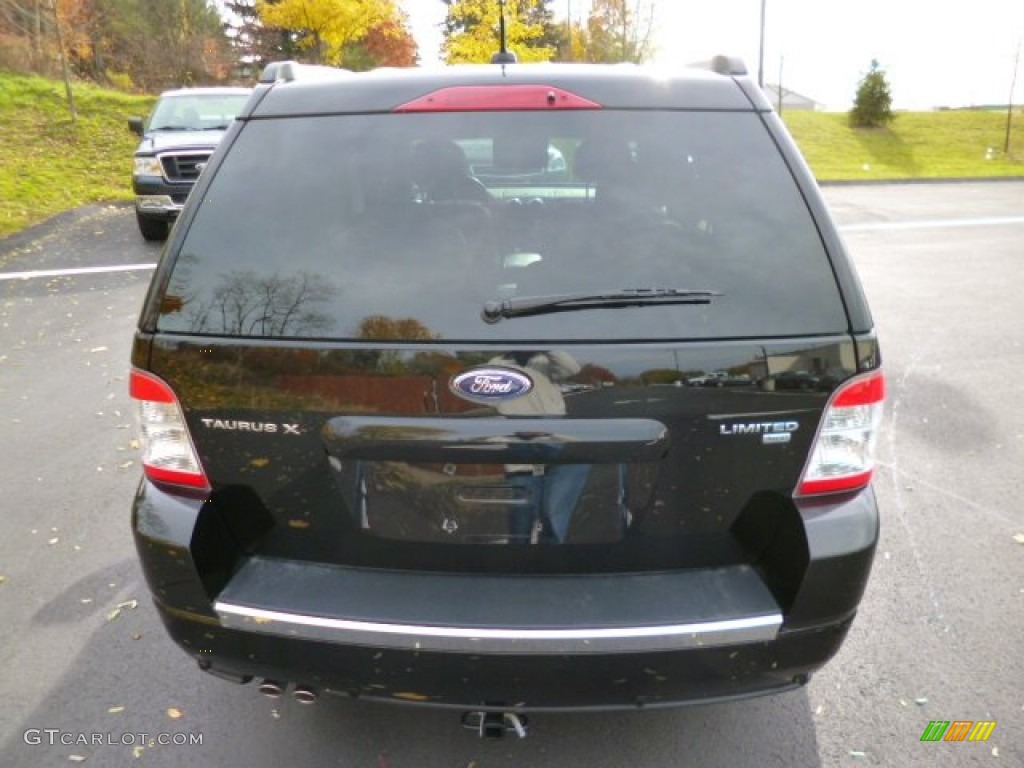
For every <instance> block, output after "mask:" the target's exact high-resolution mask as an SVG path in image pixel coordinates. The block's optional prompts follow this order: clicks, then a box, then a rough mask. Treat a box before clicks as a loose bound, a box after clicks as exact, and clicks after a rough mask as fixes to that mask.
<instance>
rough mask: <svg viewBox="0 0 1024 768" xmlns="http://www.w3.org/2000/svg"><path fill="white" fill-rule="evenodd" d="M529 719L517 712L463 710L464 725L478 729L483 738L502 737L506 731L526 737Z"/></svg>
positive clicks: (471, 729) (522, 737)
mask: <svg viewBox="0 0 1024 768" xmlns="http://www.w3.org/2000/svg"><path fill="white" fill-rule="evenodd" d="M528 725H529V721H528V720H527V719H526V716H525V715H520V714H517V713H515V712H463V713H462V727H463V728H466V729H468V730H470V731H476V734H477V736H479V737H480V738H481V739H500V738H502V737H504V735H505V734H506V733H514V734H516V735H517V736H519V738H520V739H525V738H526V729H527V727H528Z"/></svg>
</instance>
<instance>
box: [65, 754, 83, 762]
mask: <svg viewBox="0 0 1024 768" xmlns="http://www.w3.org/2000/svg"><path fill="white" fill-rule="evenodd" d="M68 760H69V761H70V762H72V763H84V762H85V755H68Z"/></svg>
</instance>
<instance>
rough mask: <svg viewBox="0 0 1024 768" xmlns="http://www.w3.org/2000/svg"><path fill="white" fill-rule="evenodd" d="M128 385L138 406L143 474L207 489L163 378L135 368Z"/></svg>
mask: <svg viewBox="0 0 1024 768" xmlns="http://www.w3.org/2000/svg"><path fill="white" fill-rule="evenodd" d="M128 388H129V393H130V394H131V396H132V399H133V400H135V402H136V406H137V408H138V417H139V442H140V443H141V448H142V467H143V469H144V470H145V473H146V477H148V478H149V479H150V480H152V481H154V482H159V483H170V484H172V485H182V486H186V487H188V488H193V489H199V490H204V491H205V490H209V488H210V484H209V482H208V481H207V479H206V474H205V473H204V472H203V468H202V466H201V465H200V463H199V457H198V456H197V455H196V450H195V448H194V447H193V446H192V438H191V437H190V436H189V434H188V427H187V426H186V424H185V417H184V415H183V414H182V411H181V405H180V404H179V403H178V398H177V397H176V396H175V394H174V391H173V390H172V389H171V388H170V386H168V384H167V383H166V382H165V381H163V380H162V379H159V378H157V377H156V376H154V375H152V374H150V373H144V372H142V371H139V370H135V369H132V371H131V375H130V378H129V385H128Z"/></svg>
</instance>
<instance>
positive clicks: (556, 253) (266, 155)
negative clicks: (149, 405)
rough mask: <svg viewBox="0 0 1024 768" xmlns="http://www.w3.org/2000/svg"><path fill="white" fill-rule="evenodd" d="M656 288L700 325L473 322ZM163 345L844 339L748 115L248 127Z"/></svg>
mask: <svg viewBox="0 0 1024 768" xmlns="http://www.w3.org/2000/svg"><path fill="white" fill-rule="evenodd" d="M637 288H639V289H648V288H674V289H692V290H710V291H715V292H718V293H720V294H721V295H720V296H717V297H716V298H714V299H713V300H712V301H711V303H709V304H706V305H671V306H664V305H662V306H641V307H617V308H608V307H605V308H589V309H583V310H577V311H571V312H559V313H556V314H542V315H536V316H528V317H514V318H505V319H502V320H500V321H498V322H490V323H489V322H486V321H485V319H484V318H483V316H482V309H483V307H484V305H485V304H486V303H487V302H495V301H498V302H500V301H503V300H505V299H523V298H529V297H537V296H546V295H552V294H576V293H588V292H606V291H617V290H622V289H637ZM161 306H162V312H161V315H160V319H159V328H160V330H162V331H166V332H173V333H188V334H214V335H230V336H249V337H296V338H322V339H328V338H330V339H366V338H373V339H378V340H394V341H405V342H410V341H411V342H416V341H429V340H440V339H444V340H450V341H477V342H478V341H484V342H486V341H551V340H580V341H583V340H597V341H603V340H626V339H632V340H639V339H652V340H658V339H707V338H756V337H768V336H773V337H778V336H794V335H806V334H831V333H840V332H843V331H845V330H846V328H847V322H846V318H845V314H844V311H843V308H842V303H841V301H840V297H839V295H838V289H837V287H836V283H835V279H834V276H833V274H832V271H831V268H830V265H829V262H828V259H827V258H826V255H825V253H824V250H823V246H822V243H821V240H820V238H819V236H818V233H817V230H816V228H815V226H814V223H813V221H812V219H811V217H810V215H809V213H808V210H807V207H806V205H805V203H804V201H803V199H802V197H801V195H800V193H799V190H798V189H797V187H796V184H795V183H794V181H793V179H792V177H791V175H790V174H789V172H788V169H787V168H786V166H785V164H784V163H783V161H782V159H781V157H780V155H779V152H778V150H777V149H776V148H775V145H774V143H773V141H772V140H771V137H770V136H769V135H768V133H767V130H766V129H765V127H764V125H763V124H762V123H761V121H760V119H759V117H758V116H757V115H756V114H753V113H729V112H638V111H612V110H595V111H566V112H543V113H541V112H516V113H503V112H480V113H428V114H388V115H379V114H375V115H344V116H318V117H301V118H291V119H275V120H254V121H251V122H250V123H248V124H247V125H245V126H244V128H243V130H242V131H241V132H240V134H239V136H238V139H237V141H236V142H235V144H234V145H233V146H232V147H231V150H230V152H229V154H228V155H227V157H226V158H225V161H224V163H223V165H222V166H221V167H220V169H219V171H218V172H217V175H216V177H215V178H214V179H213V180H212V182H211V185H210V188H209V190H208V191H207V194H206V195H205V199H204V200H203V202H202V204H201V205H200V207H199V208H198V210H197V212H196V214H195V217H194V219H193V220H192V221H191V224H190V226H189V229H188V232H187V235H186V237H185V240H184V243H183V245H182V248H181V252H180V254H179V255H178V257H177V259H176V262H175V265H174V268H173V272H172V275H171V279H170V283H169V286H168V289H167V296H165V297H164V301H163V302H162V305H161Z"/></svg>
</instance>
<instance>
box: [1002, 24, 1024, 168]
mask: <svg viewBox="0 0 1024 768" xmlns="http://www.w3.org/2000/svg"><path fill="white" fill-rule="evenodd" d="M1020 43H1021V38H1019V37H1018V38H1017V55H1016V56H1015V57H1014V59H1013V77H1012V78H1010V96H1009V98H1008V99H1007V100H1006V138H1005V139H1004V140H1003V156H1004V157H1008V156H1009V154H1010V128H1011V127H1012V125H1013V91H1014V89H1015V88H1016V87H1017V67H1018V65H1019V64H1020Z"/></svg>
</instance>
